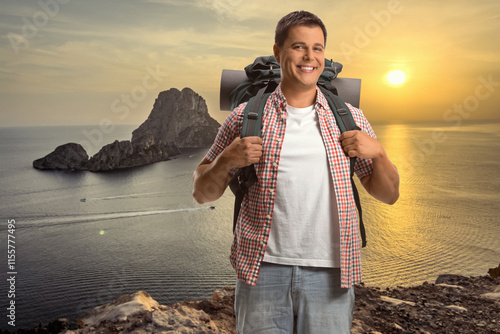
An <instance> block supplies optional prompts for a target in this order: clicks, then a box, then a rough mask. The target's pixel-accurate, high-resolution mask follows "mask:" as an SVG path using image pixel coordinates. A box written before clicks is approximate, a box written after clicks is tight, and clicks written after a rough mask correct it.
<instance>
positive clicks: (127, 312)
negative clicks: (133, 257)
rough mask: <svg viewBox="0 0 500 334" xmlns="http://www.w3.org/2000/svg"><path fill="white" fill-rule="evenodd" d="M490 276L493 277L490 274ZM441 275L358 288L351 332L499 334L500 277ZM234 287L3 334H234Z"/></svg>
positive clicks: (134, 302)
mask: <svg viewBox="0 0 500 334" xmlns="http://www.w3.org/2000/svg"><path fill="white" fill-rule="evenodd" d="M490 274H491V273H490ZM494 276H495V275H488V276H477V277H474V276H471V277H465V276H459V275H441V276H439V277H438V278H437V280H436V281H435V282H434V283H428V282H424V283H423V284H421V285H417V286H412V287H401V286H397V287H393V288H386V289H381V288H378V287H367V286H365V285H364V284H362V283H361V284H359V285H356V287H355V292H356V305H355V311H354V319H353V327H352V330H351V333H357V334H361V333H373V334H376V333H500V277H498V276H497V277H494ZM233 303H234V287H225V288H223V289H221V290H217V291H215V292H214V295H213V297H212V298H211V299H205V300H199V301H184V302H181V303H176V304H173V305H169V306H165V305H159V304H158V303H157V302H156V301H155V300H154V299H153V298H152V297H151V296H150V295H149V294H148V293H147V292H144V291H138V292H135V293H133V294H128V295H124V296H121V297H119V298H118V299H117V300H115V301H110V302H109V303H107V304H105V305H101V306H98V307H96V308H94V309H92V310H90V311H87V312H86V313H85V314H83V315H81V316H80V317H79V318H78V319H72V320H68V319H58V320H55V321H52V322H50V323H48V324H46V325H40V326H37V327H36V328H31V329H19V330H17V331H5V330H2V331H0V333H1V334H7V333H17V334H18V333H23V334H27V333H39V334H43V333H63V334H90V333H102V334H104V333H131V332H133V333H177V332H181V331H182V330H186V332H187V333H214V334H215V333H220V334H233V333H236V331H235V329H234V324H235V322H234V311H233Z"/></svg>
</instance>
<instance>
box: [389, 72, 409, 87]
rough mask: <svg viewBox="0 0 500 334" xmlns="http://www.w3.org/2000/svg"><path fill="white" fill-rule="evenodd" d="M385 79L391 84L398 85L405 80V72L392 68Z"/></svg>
mask: <svg viewBox="0 0 500 334" xmlns="http://www.w3.org/2000/svg"><path fill="white" fill-rule="evenodd" d="M386 79H387V82H388V83H390V84H391V85H394V86H398V85H401V84H403V83H404V82H405V81H406V74H405V72H403V71H401V70H393V71H390V72H389V73H387V76H386Z"/></svg>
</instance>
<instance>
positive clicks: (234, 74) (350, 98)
mask: <svg viewBox="0 0 500 334" xmlns="http://www.w3.org/2000/svg"><path fill="white" fill-rule="evenodd" d="M246 79H247V75H246V73H245V71H243V70H222V75H221V80H220V110H229V111H230V110H231V102H230V101H229V94H230V93H231V92H232V91H233V90H234V89H235V88H236V87H238V85H239V84H240V83H242V82H243V81H245V80H246ZM332 85H334V86H335V87H336V88H337V91H338V93H339V96H340V98H341V99H342V100H343V101H344V102H347V103H350V104H352V105H353V106H354V107H356V108H359V99H360V94H361V79H353V78H339V77H337V78H335V79H334V80H333V81H332Z"/></svg>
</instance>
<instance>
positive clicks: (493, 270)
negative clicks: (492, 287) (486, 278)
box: [488, 264, 500, 278]
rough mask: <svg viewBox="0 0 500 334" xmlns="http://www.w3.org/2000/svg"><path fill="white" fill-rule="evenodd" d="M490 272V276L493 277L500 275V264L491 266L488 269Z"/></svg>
mask: <svg viewBox="0 0 500 334" xmlns="http://www.w3.org/2000/svg"><path fill="white" fill-rule="evenodd" d="M488 274H490V276H491V277H493V278H497V277H500V264H499V265H498V267H496V268H490V269H489V270H488Z"/></svg>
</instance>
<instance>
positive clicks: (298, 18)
mask: <svg viewBox="0 0 500 334" xmlns="http://www.w3.org/2000/svg"><path fill="white" fill-rule="evenodd" d="M293 26H306V27H316V26H318V27H320V28H321V30H323V35H324V36H325V46H326V27H325V25H324V24H323V22H322V21H321V19H320V18H319V17H317V16H316V15H314V14H313V13H310V12H307V11H305V10H298V11H295V12H291V13H290V14H288V15H285V16H283V17H282V18H281V20H279V22H278V25H277V26H276V32H275V35H274V43H276V44H278V46H279V47H280V48H282V47H283V44H284V43H285V40H286V38H287V37H288V32H289V31H290V28H291V27H293Z"/></svg>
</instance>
